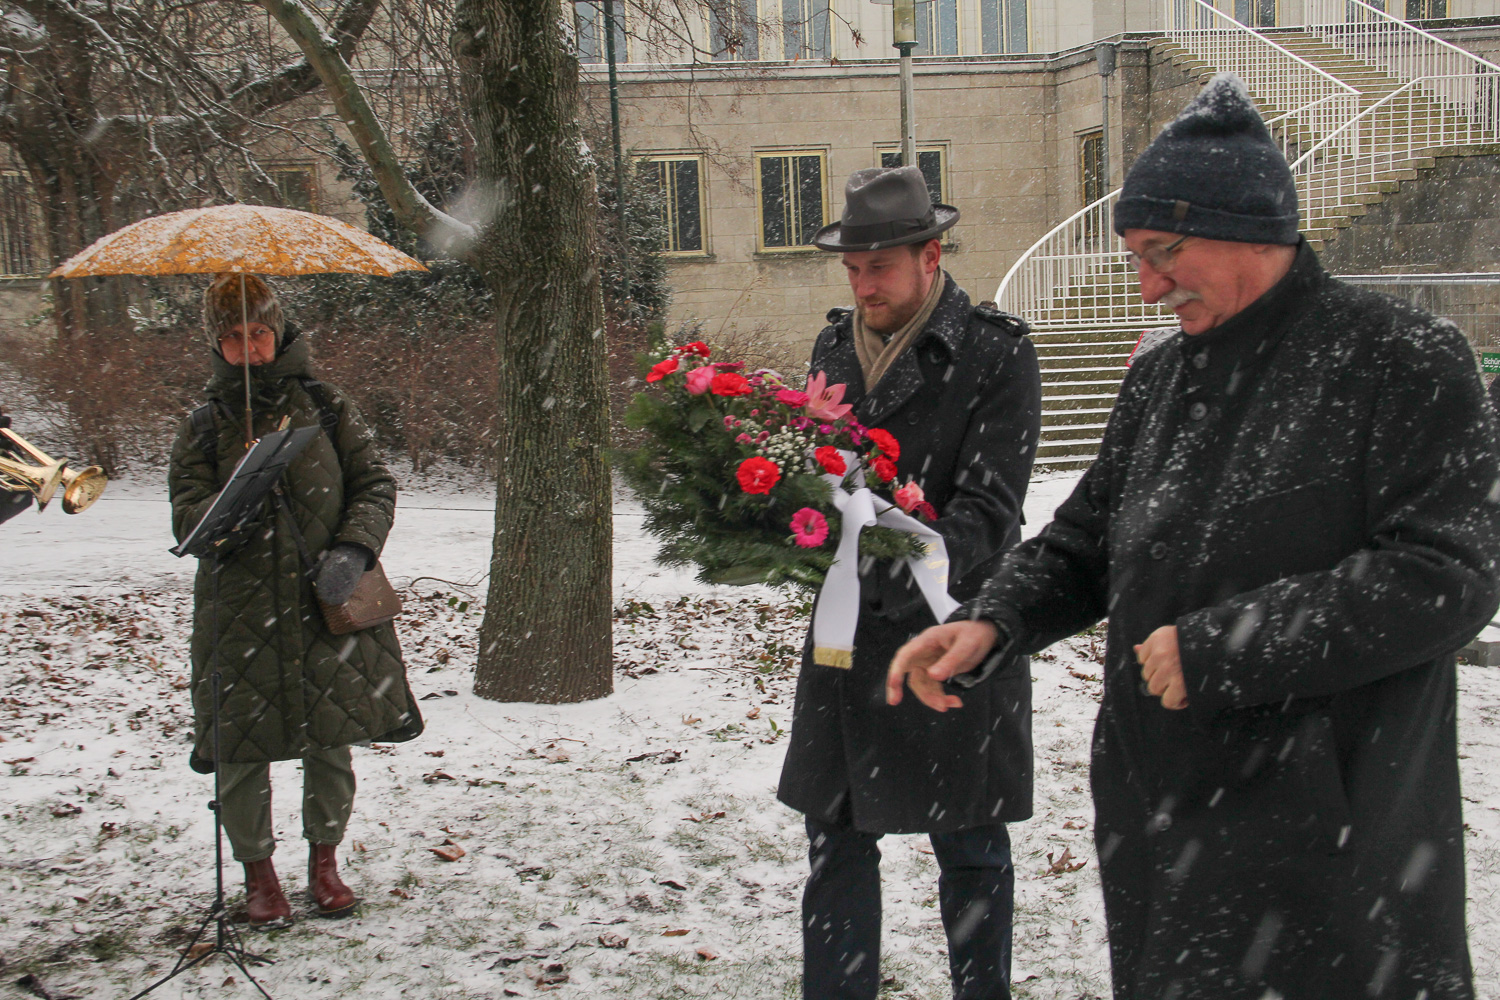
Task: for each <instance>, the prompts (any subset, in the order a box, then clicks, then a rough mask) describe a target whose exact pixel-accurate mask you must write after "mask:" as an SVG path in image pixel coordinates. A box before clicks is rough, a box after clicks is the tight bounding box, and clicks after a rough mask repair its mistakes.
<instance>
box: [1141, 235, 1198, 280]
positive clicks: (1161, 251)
mask: <svg viewBox="0 0 1500 1000" xmlns="http://www.w3.org/2000/svg"><path fill="white" fill-rule="evenodd" d="M1190 239H1192V237H1191V236H1183V237H1181V238H1179V239H1176V240H1174V241H1172V242H1171V243H1168V244H1167V245H1166V246H1161V247H1147V248H1146V250H1145V252H1144V253H1136V252H1135V251H1134V250H1132V251H1130V266H1131V267H1133V268H1135V269H1136V270H1137V271H1139V270H1140V269H1141V261H1145V262H1146V263H1147V264H1150V265H1151V270H1153V271H1155V272H1156V273H1157V274H1171V273H1172V268H1174V267H1176V266H1177V252H1178V249H1179V248H1180V247H1181V246H1182V245H1183V244H1184V243H1186V242H1187V241H1188V240H1190Z"/></svg>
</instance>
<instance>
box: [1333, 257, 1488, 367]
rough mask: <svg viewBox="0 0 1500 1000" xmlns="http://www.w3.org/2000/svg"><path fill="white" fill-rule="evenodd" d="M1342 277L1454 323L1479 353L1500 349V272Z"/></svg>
mask: <svg viewBox="0 0 1500 1000" xmlns="http://www.w3.org/2000/svg"><path fill="white" fill-rule="evenodd" d="M1339 278H1340V279H1342V280H1344V281H1348V282H1351V283H1353V284H1357V285H1363V286H1365V287H1368V288H1372V289H1374V290H1375V291H1379V292H1385V293H1386V294H1388V295H1394V296H1396V297H1397V298H1402V299H1406V300H1407V301H1408V302H1411V303H1413V304H1414V305H1418V306H1421V307H1422V308H1423V309H1426V310H1427V311H1428V312H1430V313H1433V314H1435V315H1437V316H1442V317H1444V318H1445V319H1450V320H1452V321H1453V322H1454V323H1456V324H1457V325H1458V328H1459V329H1460V330H1462V331H1463V332H1464V335H1465V336H1466V337H1468V338H1469V343H1470V344H1471V345H1473V347H1474V350H1476V351H1495V350H1500V273H1497V274H1491V273H1487V272H1475V273H1465V274H1347V275H1345V274H1341V275H1339Z"/></svg>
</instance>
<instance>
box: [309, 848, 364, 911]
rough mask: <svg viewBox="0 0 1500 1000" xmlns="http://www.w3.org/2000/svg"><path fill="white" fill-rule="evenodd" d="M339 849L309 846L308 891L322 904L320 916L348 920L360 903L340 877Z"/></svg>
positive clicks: (320, 905) (319, 909) (315, 901)
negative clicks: (336, 853)
mask: <svg viewBox="0 0 1500 1000" xmlns="http://www.w3.org/2000/svg"><path fill="white" fill-rule="evenodd" d="M336 850H337V847H336V846H335V845H333V844H309V845H308V852H307V892H308V895H310V896H312V898H313V902H314V903H317V904H318V916H320V917H347V916H348V915H349V914H351V913H353V912H354V905H355V904H356V903H358V902H359V900H357V899H355V898H354V893H353V891H351V890H350V888H349V887H348V886H347V885H345V884H344V882H343V880H342V879H340V878H339V868H338V862H337V861H335V860H334V856H333V855H334V852H335V851H336Z"/></svg>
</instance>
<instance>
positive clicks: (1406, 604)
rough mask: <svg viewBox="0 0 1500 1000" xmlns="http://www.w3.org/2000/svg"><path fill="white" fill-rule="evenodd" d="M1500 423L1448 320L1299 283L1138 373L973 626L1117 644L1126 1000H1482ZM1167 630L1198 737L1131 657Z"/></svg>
mask: <svg viewBox="0 0 1500 1000" xmlns="http://www.w3.org/2000/svg"><path fill="white" fill-rule="evenodd" d="M1497 471H1500V470H1497V465H1496V456H1495V438H1494V418H1493V415H1492V414H1491V412H1490V407H1489V405H1488V404H1487V403H1486V401H1485V399H1484V390H1483V387H1482V386H1481V384H1480V381H1479V378H1478V374H1477V371H1476V366H1475V364H1474V355H1473V351H1472V349H1471V348H1470V347H1469V345H1468V343H1466V342H1465V340H1464V337H1463V334H1461V333H1460V332H1459V331H1458V330H1457V329H1456V328H1455V327H1454V326H1453V325H1452V324H1451V323H1448V322H1445V321H1440V320H1435V319H1434V318H1433V317H1432V316H1430V315H1427V314H1426V313H1423V312H1422V311H1421V310H1419V309H1417V308H1415V307H1414V306H1411V305H1409V304H1407V303H1405V302H1400V301H1397V300H1395V299H1390V298H1386V297H1385V296H1381V295H1376V294H1374V293H1371V292H1367V291H1363V290H1361V289H1358V288H1356V287H1353V286H1350V285H1346V284H1344V283H1342V282H1340V281H1337V280H1335V279H1333V278H1330V277H1329V276H1328V275H1327V274H1325V273H1324V271H1323V269H1322V267H1321V266H1320V265H1319V264H1318V260H1317V257H1316V255H1315V254H1314V253H1313V251H1312V250H1311V249H1310V248H1309V247H1308V246H1307V245H1306V244H1305V243H1304V244H1303V245H1302V246H1301V248H1300V250H1299V255H1298V257H1297V261H1296V263H1295V264H1294V265H1293V268H1292V271H1291V272H1290V273H1289V274H1288V275H1287V276H1286V277H1285V278H1284V279H1283V280H1282V281H1281V282H1280V283H1279V284H1278V285H1277V286H1276V287H1274V288H1272V289H1271V290H1270V291H1269V292H1267V293H1266V295H1265V296H1263V297H1262V298H1261V299H1259V300H1257V301H1256V302H1255V303H1253V304H1252V305H1250V306H1249V307H1248V308H1246V309H1245V310H1244V311H1242V312H1241V313H1239V314H1238V315H1236V316H1233V317H1231V318H1230V319H1229V320H1227V321H1226V322H1224V323H1223V324H1221V325H1220V326H1218V327H1217V328H1215V329H1213V330H1209V331H1207V332H1205V333H1202V334H1198V335H1196V336H1187V335H1185V334H1182V333H1178V334H1176V335H1175V336H1174V337H1173V338H1171V339H1170V340H1168V341H1167V342H1166V343H1165V344H1163V345H1162V346H1159V347H1157V348H1155V349H1154V350H1152V351H1150V352H1149V353H1147V354H1145V355H1143V356H1138V357H1137V359H1136V361H1135V363H1134V365H1132V366H1131V368H1130V371H1129V374H1128V375H1126V377H1125V383H1124V386H1123V387H1122V389H1121V393H1120V399H1119V402H1118V403H1117V404H1116V406H1115V409H1114V412H1113V414H1112V415H1111V416H1110V420H1109V425H1108V428H1107V429H1106V431H1105V435H1104V443H1103V445H1102V448H1101V450H1100V454H1099V458H1098V460H1097V461H1096V462H1095V463H1094V464H1093V466H1092V467H1091V468H1090V469H1089V470H1088V472H1087V473H1086V474H1085V475H1084V477H1083V478H1082V479H1081V480H1080V481H1079V483H1078V486H1077V488H1076V489H1075V490H1074V492H1073V494H1072V496H1071V497H1069V498H1068V500H1067V501H1065V502H1064V503H1063V504H1062V505H1061V506H1060V507H1059V508H1058V510H1057V512H1056V515H1055V518H1054V520H1053V522H1052V523H1051V524H1049V525H1048V526H1047V527H1046V528H1045V529H1044V530H1043V531H1042V533H1041V534H1040V535H1039V536H1038V537H1036V538H1034V539H1031V540H1029V541H1026V542H1024V543H1022V544H1021V545H1019V546H1017V547H1016V548H1015V549H1014V550H1012V552H1011V553H1010V554H1009V555H1008V556H1007V557H1006V559H1005V561H1004V563H1003V565H1002V567H1001V571H1000V573H999V574H998V575H997V576H996V577H995V579H993V580H992V581H990V583H989V584H987V585H986V587H985V589H984V591H983V592H982V594H981V596H980V597H979V599H978V600H977V601H976V602H975V603H974V605H973V606H972V610H973V611H975V612H976V613H977V614H978V615H979V616H981V617H983V618H987V619H989V620H991V621H994V622H996V623H997V624H999V625H1001V626H1002V627H1003V628H1005V629H1006V630H1007V631H1008V632H1009V633H1010V634H1011V635H1012V636H1013V637H1016V638H1018V639H1019V640H1020V642H1021V647H1022V648H1023V649H1024V650H1026V651H1032V652H1034V651H1036V650H1038V649H1041V648H1043V647H1045V646H1046V645H1048V644H1049V643H1051V642H1053V641H1055V640H1056V639H1058V638H1061V637H1062V636H1065V635H1069V634H1071V633H1073V632H1075V631H1077V630H1079V629H1082V628H1084V627H1086V626H1088V625H1091V624H1093V623H1094V622H1096V621H1098V620H1099V619H1101V618H1103V617H1104V616H1105V615H1106V614H1108V617H1109V633H1108V646H1107V651H1106V657H1107V659H1106V663H1105V669H1104V697H1103V703H1102V705H1101V707H1100V712H1099V718H1098V723H1097V725H1096V728H1095V731H1094V743H1093V767H1092V783H1093V792H1094V805H1095V811H1096V824H1095V838H1096V841H1097V846H1098V851H1099V863H1100V865H1101V876H1102V882H1103V886H1104V901H1105V916H1106V917H1107V919H1108V924H1109V945H1110V953H1111V958H1112V965H1113V973H1114V991H1115V997H1116V998H1117V1000H1161V998H1165V997H1173V998H1177V1000H1259V998H1261V997H1270V996H1284V997H1287V998H1288V1000H1325V998H1344V997H1350V998H1354V997H1385V998H1402V1000H1412V998H1416V997H1426V998H1427V1000H1469V998H1472V997H1473V995H1474V993H1473V986H1472V981H1471V980H1472V976H1471V971H1470V963H1469V951H1468V946H1467V941H1466V933H1465V918H1464V902H1465V890H1464V823H1463V815H1462V803H1461V801H1460V795H1459V770H1458V748H1457V732H1456V721H1455V715H1456V711H1457V703H1456V702H1457V691H1456V683H1455V667H1454V655H1453V654H1454V651H1455V650H1457V649H1459V648H1460V647H1462V646H1463V644H1464V643H1465V642H1467V641H1468V640H1469V639H1470V638H1472V637H1473V636H1474V635H1475V634H1476V633H1477V632H1478V631H1479V629H1480V628H1481V627H1483V625H1484V624H1485V623H1486V622H1488V621H1489V620H1490V618H1491V616H1492V615H1493V613H1494V611H1495V608H1496V605H1497V603H1500V573H1497V565H1496V559H1497V557H1500V504H1497V502H1496V497H1497V493H1496V482H1497ZM1164 625H1175V626H1176V628H1177V635H1178V645H1179V649H1180V652H1181V658H1182V671H1183V676H1184V679H1185V680H1186V688H1187V698H1188V706H1187V708H1186V710H1179V711H1169V710H1167V709H1165V708H1163V707H1162V705H1161V702H1160V700H1159V699H1157V698H1153V697H1151V696H1150V695H1149V693H1147V692H1143V691H1142V690H1141V676H1140V667H1139V666H1138V665H1137V664H1136V662H1135V657H1134V655H1133V652H1132V646H1133V645H1134V644H1136V643H1140V642H1143V641H1144V640H1145V639H1146V637H1147V636H1149V635H1150V634H1151V633H1152V632H1154V631H1155V630H1156V629H1157V628H1160V627H1161V626H1164Z"/></svg>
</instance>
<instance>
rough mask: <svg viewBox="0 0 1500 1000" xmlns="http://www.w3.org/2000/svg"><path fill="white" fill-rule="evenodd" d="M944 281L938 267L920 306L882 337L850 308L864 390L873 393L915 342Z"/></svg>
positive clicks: (936, 301) (930, 313)
mask: <svg viewBox="0 0 1500 1000" xmlns="http://www.w3.org/2000/svg"><path fill="white" fill-rule="evenodd" d="M947 284H948V275H947V273H946V272H945V271H943V270H942V269H941V268H939V269H938V271H937V273H935V274H934V275H933V276H932V287H931V288H929V289H928V290H927V298H926V299H925V300H924V301H923V302H922V308H920V309H918V310H917V314H916V315H915V316H913V317H912V318H911V319H910V320H909V321H908V322H907V324H906V325H905V326H903V327H902V328H901V329H899V330H897V331H896V332H895V333H893V334H890V335H889V338H887V337H883V336H881V335H880V334H878V333H876V332H875V331H874V330H870V329H866V327H865V320H864V314H863V313H862V312H860V311H859V310H858V309H855V310H854V351H855V353H856V354H858V355H859V367H860V368H861V369H862V370H863V371H864V375H865V392H867V393H869V392H874V391H875V385H876V384H877V383H878V382H879V381H880V379H881V377H882V376H884V375H885V373H886V372H887V371H889V370H890V367H891V365H893V364H895V363H896V359H897V358H899V357H900V356H901V353H902V352H903V351H905V350H906V349H907V348H908V347H910V346H911V345H912V344H913V343H915V342H916V339H917V338H918V337H919V336H921V335H922V330H923V329H924V328H925V327H926V326H927V321H928V320H929V319H931V318H932V314H933V313H934V312H936V311H937V304H938V300H939V299H941V298H942V297H943V288H944V287H945V286H946V285H947Z"/></svg>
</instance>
